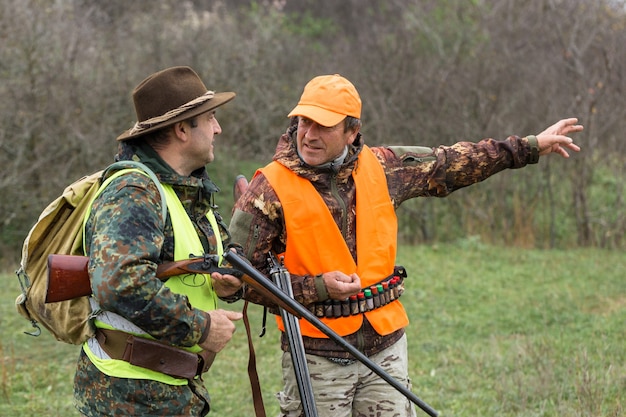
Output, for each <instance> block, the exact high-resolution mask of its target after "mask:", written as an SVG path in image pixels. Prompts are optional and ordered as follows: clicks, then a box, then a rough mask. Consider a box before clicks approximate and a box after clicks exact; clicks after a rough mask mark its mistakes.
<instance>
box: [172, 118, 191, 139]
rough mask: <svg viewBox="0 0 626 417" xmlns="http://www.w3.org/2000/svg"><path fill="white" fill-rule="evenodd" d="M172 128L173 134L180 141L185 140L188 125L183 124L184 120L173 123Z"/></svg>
mask: <svg viewBox="0 0 626 417" xmlns="http://www.w3.org/2000/svg"><path fill="white" fill-rule="evenodd" d="M172 130H173V131H174V136H176V137H177V138H178V139H180V140H182V141H186V140H187V133H188V127H187V126H186V125H185V122H178V123H174V125H173V126H172Z"/></svg>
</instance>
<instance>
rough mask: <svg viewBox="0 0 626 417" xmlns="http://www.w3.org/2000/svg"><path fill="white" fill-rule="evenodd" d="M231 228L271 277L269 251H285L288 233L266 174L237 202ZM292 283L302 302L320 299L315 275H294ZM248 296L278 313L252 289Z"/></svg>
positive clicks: (235, 238) (254, 261) (255, 262)
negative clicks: (285, 233)
mask: <svg viewBox="0 0 626 417" xmlns="http://www.w3.org/2000/svg"><path fill="white" fill-rule="evenodd" d="M229 230H230V234H231V237H232V241H233V242H236V243H238V244H240V245H241V246H242V247H243V248H244V251H245V255H246V257H247V258H248V259H249V260H250V262H251V263H252V265H253V266H254V267H255V268H256V269H258V270H259V271H261V272H262V273H263V274H265V275H266V276H267V275H268V272H269V269H268V264H267V254H268V253H269V252H270V251H272V252H274V253H282V252H284V251H285V239H286V236H285V235H284V232H283V231H284V230H285V227H284V222H283V214H282V207H281V204H280V201H279V200H278V197H277V196H276V193H275V192H274V190H273V189H272V187H271V186H270V184H269V182H268V181H267V180H266V179H265V177H264V176H263V174H259V175H257V176H256V177H255V178H254V179H253V180H252V181H250V184H249V185H248V189H247V191H246V192H245V193H244V194H243V195H242V196H241V198H240V199H239V200H238V201H237V203H236V205H235V207H234V209H233V216H232V218H231V222H230V225H229ZM291 282H292V286H293V293H294V298H295V299H296V300H298V301H299V302H300V303H302V304H303V305H308V304H311V303H314V302H316V301H319V297H320V296H319V295H318V293H317V290H316V286H315V277H312V276H297V275H294V274H291ZM244 298H246V299H247V300H249V301H251V302H253V303H255V304H261V305H265V306H268V307H273V308H272V310H271V311H272V312H274V313H276V314H277V312H278V310H277V309H275V307H276V306H274V305H273V304H271V303H269V301H268V300H265V299H263V298H262V297H261V296H260V295H259V294H258V293H256V292H255V291H254V290H253V289H251V288H248V292H247V293H246V295H245V297H244Z"/></svg>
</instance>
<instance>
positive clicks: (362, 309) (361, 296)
mask: <svg viewBox="0 0 626 417" xmlns="http://www.w3.org/2000/svg"><path fill="white" fill-rule="evenodd" d="M356 298H357V302H358V303H359V313H365V312H366V311H367V303H366V301H365V293H364V292H363V291H360V292H359V293H358V294H357V295H356Z"/></svg>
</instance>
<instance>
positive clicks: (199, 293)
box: [74, 67, 241, 417]
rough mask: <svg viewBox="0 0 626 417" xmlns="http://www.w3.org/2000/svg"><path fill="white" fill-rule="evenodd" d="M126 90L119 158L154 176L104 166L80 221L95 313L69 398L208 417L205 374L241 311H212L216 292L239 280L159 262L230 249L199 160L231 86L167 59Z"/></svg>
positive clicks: (97, 411)
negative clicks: (221, 87)
mask: <svg viewBox="0 0 626 417" xmlns="http://www.w3.org/2000/svg"><path fill="white" fill-rule="evenodd" d="M132 95H133V101H134V104H135V111H136V114H137V120H138V121H137V123H136V124H135V125H134V126H133V127H132V128H131V129H130V130H128V131H126V132H124V133H122V134H121V135H120V136H119V137H118V138H117V140H118V141H119V152H118V154H117V155H116V159H117V160H121V161H124V160H134V161H140V162H141V163H143V164H144V165H145V166H146V167H148V168H149V169H150V170H151V171H152V172H154V174H155V175H156V178H158V181H159V183H158V184H157V183H155V182H154V181H153V180H152V179H151V178H150V177H149V176H148V175H146V174H145V173H144V172H142V171H141V170H135V171H130V172H129V171H126V172H124V171H119V172H118V173H117V174H119V173H120V172H122V173H123V174H122V175H117V174H116V173H113V172H108V171H111V170H108V171H107V172H105V177H108V178H112V180H111V182H110V183H109V184H108V185H107V186H106V187H104V188H103V189H101V192H100V194H99V195H98V196H97V198H96V199H95V201H94V203H93V206H92V210H91V214H90V215H89V216H88V218H87V221H86V224H85V229H84V232H85V240H84V242H85V254H86V255H87V256H89V258H90V260H89V275H90V278H91V283H92V289H93V297H92V298H91V303H92V307H93V311H95V312H98V314H97V316H96V317H95V320H94V324H95V327H96V336H95V337H93V338H91V339H89V340H88V341H87V342H86V343H85V344H84V345H83V349H82V351H81V354H80V357H79V359H78V366H77V371H76V375H75V379H74V400H75V405H76V407H77V408H78V410H79V411H80V412H81V413H82V414H84V415H86V416H92V417H95V416H101V415H135V416H143V415H151V416H153V415H154V416H155V415H167V416H173V415H180V416H182V415H184V416H204V415H206V414H207V413H208V412H209V395H208V392H207V390H206V388H205V386H204V382H203V379H202V372H203V371H204V370H206V369H207V368H208V365H209V363H210V360H211V358H212V357H213V356H214V355H215V353H217V352H219V351H220V350H221V349H223V348H224V346H225V345H226V344H227V343H228V341H229V340H230V339H231V337H232V335H233V332H234V331H235V325H234V323H233V321H234V320H239V319H240V318H241V313H238V312H233V311H226V310H221V309H217V297H219V298H222V299H225V300H226V301H235V300H237V299H239V297H240V295H241V294H240V293H241V291H240V286H241V284H239V281H238V280H237V279H236V278H235V277H233V276H230V275H221V274H219V273H214V274H213V276H210V275H203V274H196V275H180V276H176V277H171V278H169V279H168V280H167V281H165V282H163V281H161V280H160V279H159V278H157V277H156V267H157V265H159V264H161V263H163V262H167V261H173V260H181V259H185V258H188V257H189V255H190V254H195V255H202V254H204V253H213V254H220V253H222V252H223V251H224V250H228V245H229V242H230V235H229V233H228V230H227V226H226V225H225V224H224V222H223V220H222V217H221V216H220V215H219V213H217V212H216V211H215V210H214V207H215V205H214V196H213V195H214V193H216V192H217V191H218V188H217V187H216V185H215V184H214V183H213V182H212V181H211V179H210V178H209V176H208V174H207V171H206V168H205V165H206V164H208V163H210V162H212V161H213V159H214V145H215V137H216V136H217V135H219V134H220V133H222V128H221V126H220V124H219V123H218V121H217V118H216V115H215V113H216V109H217V108H218V107H220V106H221V105H223V104H225V103H227V102H229V101H230V100H232V99H233V98H234V97H235V93H230V92H227V93H214V92H213V91H209V90H207V88H206V87H205V85H204V84H203V82H202V81H201V80H200V78H199V77H198V75H197V74H196V73H195V72H194V71H193V70H192V69H191V68H188V67H174V68H168V69H165V70H163V71H160V72H157V73H155V74H152V75H151V76H149V77H148V78H146V79H145V80H144V81H142V82H141V83H140V84H139V85H138V86H137V87H136V88H135V89H134V91H133V94H132ZM159 187H161V190H159ZM163 205H166V207H167V215H166V216H165V218H163V211H162V208H163ZM155 342H157V343H155Z"/></svg>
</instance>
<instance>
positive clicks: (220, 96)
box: [117, 92, 236, 141]
mask: <svg viewBox="0 0 626 417" xmlns="http://www.w3.org/2000/svg"><path fill="white" fill-rule="evenodd" d="M235 95H236V94H235V93H233V92H224V93H215V96H213V98H212V99H211V100H208V101H206V102H204V103H202V104H201V105H199V106H198V107H195V108H193V109H190V110H187V111H186V112H184V113H181V114H179V115H178V116H176V117H173V118H171V119H169V120H166V121H164V122H162V123H158V124H155V125H154V126H150V127H149V128H148V129H145V130H142V131H140V132H136V133H132V131H133V129H132V128H131V129H128V130H127V131H125V132H124V133H122V134H121V135H119V136H118V137H117V140H118V141H124V140H129V139H134V138H138V137H140V136H143V135H145V134H148V133H150V132H154V131H157V130H159V129H163V128H164V127H168V126H171V125H173V124H175V123H178V122H182V121H183V120H187V119H191V118H192V117H195V116H198V115H200V114H202V113H206V112H208V111H211V110H214V109H216V108H218V107H219V106H221V105H223V104H226V103H228V102H229V101H231V100H232V99H233V98H235Z"/></svg>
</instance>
